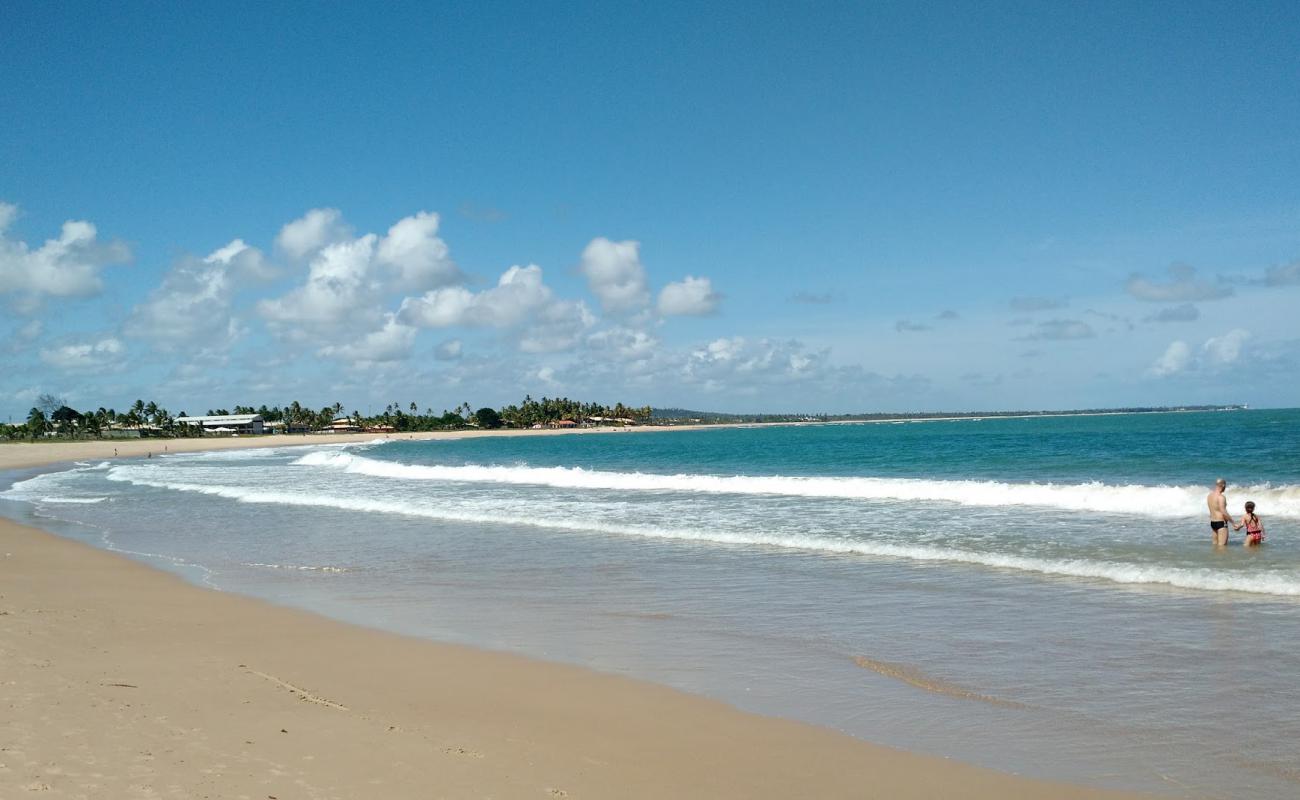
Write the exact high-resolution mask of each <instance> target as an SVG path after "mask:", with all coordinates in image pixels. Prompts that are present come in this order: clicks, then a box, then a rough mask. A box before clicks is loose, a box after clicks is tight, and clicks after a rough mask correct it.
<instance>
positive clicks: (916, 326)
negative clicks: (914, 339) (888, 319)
mask: <svg viewBox="0 0 1300 800" xmlns="http://www.w3.org/2000/svg"><path fill="white" fill-rule="evenodd" d="M894 330H895V331H898V332H899V333H920V332H921V331H928V330H931V328H930V326H929V325H926V324H924V323H920V322H912V321H911V320H910V319H900V320H899V321H898V322H895V323H894Z"/></svg>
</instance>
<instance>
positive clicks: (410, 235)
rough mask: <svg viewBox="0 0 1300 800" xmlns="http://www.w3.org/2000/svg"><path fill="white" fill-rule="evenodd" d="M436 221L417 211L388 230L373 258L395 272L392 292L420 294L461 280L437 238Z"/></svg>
mask: <svg viewBox="0 0 1300 800" xmlns="http://www.w3.org/2000/svg"><path fill="white" fill-rule="evenodd" d="M438 224H439V217H438V215H437V214H433V213H429V212H426V211H421V212H420V213H418V214H416V215H415V216H412V217H405V218H403V219H401V220H398V222H397V223H396V224H395V225H393V227H391V228H389V229H388V235H387V236H385V237H384V238H383V239H382V240H381V241H380V242H379V249H378V250H377V251H376V253H375V258H376V260H377V261H378V262H379V263H380V264H384V265H387V266H390V267H393V268H395V269H396V271H397V276H396V277H397V282H396V288H398V289H402V290H405V291H416V292H422V291H424V290H426V289H433V288H435V287H438V286H445V285H447V284H450V283H459V282H460V281H461V280H462V276H461V274H460V270H459V269H457V268H456V264H455V263H454V262H453V261H452V260H451V251H450V249H449V248H448V247H447V243H446V242H444V241H443V240H442V239H440V238H438Z"/></svg>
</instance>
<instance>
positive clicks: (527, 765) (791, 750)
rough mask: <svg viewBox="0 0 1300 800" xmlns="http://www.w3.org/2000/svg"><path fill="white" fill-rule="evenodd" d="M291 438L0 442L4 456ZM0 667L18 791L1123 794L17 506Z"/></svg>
mask: <svg viewBox="0 0 1300 800" xmlns="http://www.w3.org/2000/svg"><path fill="white" fill-rule="evenodd" d="M452 435H455V434H452ZM348 438H355V439H359V440H373V439H374V438H375V436H374V435H364V434H363V435H358V436H356V437H330V438H329V439H328V441H346V440H347V439H348ZM297 439H298V437H294V439H292V440H291V439H289V438H288V437H286V438H285V439H284V440H283V441H281V440H279V439H274V440H272V439H227V440H168V441H166V442H163V441H147V440H146V441H139V442H87V443H78V444H52V443H49V444H34V445H8V446H4V447H0V468H6V469H13V468H27V467H35V466H38V465H41V464H46V463H52V462H56V461H68V460H73V459H95V458H105V457H112V454H113V449H114V448H117V450H118V453H119V455H120V456H128V455H136V456H140V455H145V454H147V453H148V452H150V451H154V452H158V451H159V450H160V449H161V447H162V446H163V445H164V444H165V445H166V446H167V447H168V451H169V452H171V451H176V452H178V451H181V450H194V449H203V448H212V447H257V446H263V447H264V446H267V445H279V444H288V443H290V442H291V441H297ZM321 441H322V439H321V438H319V437H306V439H305V442H304V443H308V444H316V443H320V442H321ZM0 665H3V668H2V669H0V705H2V706H3V708H4V715H3V719H2V720H0V796H3V797H6V798H8V797H24V796H33V797H37V796H43V797H70V798H71V797H86V798H106V797H114V798H115V797H142V798H143V797H174V798H191V797H208V798H226V797H228V798H274V799H275V800H282V799H283V798H370V797H384V798H406V797H410V798H416V797H419V798H437V797H456V798H459V797H503V798H515V797H519V798H527V797H588V798H605V797H620V798H636V797H663V796H668V797H709V798H732V797H734V798H755V797H881V798H922V797H925V798H937V797H968V798H994V797H997V798H1006V797H1044V798H1046V797H1051V798H1103V797H1115V798H1118V797H1127V796H1133V795H1126V794H1123V793H1115V792H1106V791H1102V790H1095V789H1090V788H1085V787H1075V786H1066V785H1058V784H1052V783H1047V782H1041V781H1036V780H1031V779H1025V778H1021V777H1017V776H1010V775H1005V774H1001V773H997V772H993V771H989V770H985V769H982V768H979V767H975V766H970V765H966V764H960V763H955V762H951V761H948V760H945V759H941V758H936V757H931V756H925V755H918V754H913V753H908V752H903V751H899V750H894V749H890V748H887V747H883V746H879V745H874V744H869V743H866V742H863V741H860V740H857V739H854V738H850V737H848V736H844V735H841V734H838V733H836V732H834V731H830V730H826V729H821V728H817V727H814V726H809V725H805V724H801V723H797V722H791V721H787V720H781V719H774V718H767V717H761V716H756V715H751V714H747V713H744V712H741V711H738V710H736V709H734V708H732V707H730V706H727V705H725V704H722V703H719V702H715V701H712V700H709V699H705V698H700V697H696V696H693V695H688V694H685V693H681V692H677V691H675V690H671V689H667V688H663V687H660V686H656V685H654V684H650V683H645V682H640V681H634V680H630V679H626V678H622V677H618V676H612V675H607V674H602V673H597V672H593V671H590V670H585V669H582V668H578V667H572V666H565V665H556V664H550V663H545V662H540V661H535V660H529V659H526V658H522V657H517V656H513V655H506V654H500V653H494V652H486V651H480V650H474V649H469V648H464V647H459V646H454V645H447V644H441V643H435V642H429V641H424V640H418V639H411V638H405V637H400V636H396V635H391V634H387V633H383V632H378V631H373V630H368V629H364V628H358V627H354V626H349V625H346V624H343V623H339V622H335V621H332V620H329V619H325V618H322V617H319V616H315V615H312V614H308V613H304V612H300V611H295V610H290V609H286V608H281V607H277V606H273V605H270V604H267V603H264V602H261V601H257V600H252V599H248V598H244V597H240V596H236V595H232V594H228V593H222V592H216V591H211V590H207V589H203V588H199V587H196V586H193V585H190V584H188V583H186V582H185V581H183V580H182V579H180V578H178V577H175V576H172V575H169V574H165V573H162V572H159V571H157V570H154V569H152V568H149V567H147V566H144V565H142V564H139V563H136V562H134V561H131V560H128V559H126V558H123V557H120V556H118V555H115V554H112V553H109V552H105V551H101V550H97V549H95V548H92V547H89V546H86V545H83V544H80V543H76V542H72V541H69V540H65V539H62V538H59V537H57V536H54V535H51V534H48V533H45V532H42V531H37V530H34V529H32V528H28V527H24V526H22V525H18V524H15V523H12V522H8V521H0Z"/></svg>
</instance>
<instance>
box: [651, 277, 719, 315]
mask: <svg viewBox="0 0 1300 800" xmlns="http://www.w3.org/2000/svg"><path fill="white" fill-rule="evenodd" d="M720 299H721V298H720V297H719V295H718V293H717V292H715V291H713V283H712V282H711V281H710V280H709V279H708V278H696V277H694V276H692V275H687V276H686V278H685V279H684V280H681V281H677V282H675V283H670V284H668V285H667V286H665V287H664V288H663V290H662V291H660V292H659V313H660V314H662V315H663V316H665V317H672V316H703V315H705V314H711V313H713V311H714V309H716V308H717V307H718V301H719V300H720Z"/></svg>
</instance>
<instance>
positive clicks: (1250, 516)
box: [1232, 500, 1264, 547]
mask: <svg viewBox="0 0 1300 800" xmlns="http://www.w3.org/2000/svg"><path fill="white" fill-rule="evenodd" d="M1242 528H1245V529H1246V541H1244V542H1242V544H1243V545H1245V546H1246V547H1251V546H1252V545H1257V544H1262V543H1263V542H1264V523H1263V522H1261V521H1260V519H1259V515H1258V514H1256V513H1255V501H1253V500H1247V501H1246V513H1245V514H1242V515H1241V523H1240V524H1238V525H1233V526H1232V529H1233V530H1234V531H1239V530H1241V529H1242Z"/></svg>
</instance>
